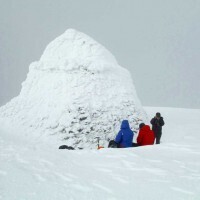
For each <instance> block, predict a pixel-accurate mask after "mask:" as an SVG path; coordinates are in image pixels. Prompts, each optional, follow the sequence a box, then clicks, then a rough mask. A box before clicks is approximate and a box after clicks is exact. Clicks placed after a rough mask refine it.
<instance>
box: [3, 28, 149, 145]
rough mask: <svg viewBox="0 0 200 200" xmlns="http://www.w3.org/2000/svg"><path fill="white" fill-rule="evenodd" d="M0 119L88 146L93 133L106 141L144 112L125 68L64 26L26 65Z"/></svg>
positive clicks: (140, 118) (135, 124)
mask: <svg viewBox="0 0 200 200" xmlns="http://www.w3.org/2000/svg"><path fill="white" fill-rule="evenodd" d="M0 118H2V119H4V120H7V121H8V122H10V123H11V122H12V124H13V126H14V125H15V124H17V125H20V126H22V127H23V128H24V129H26V131H27V133H40V134H45V135H54V136H55V138H54V139H53V138H52V140H56V139H58V141H60V143H62V144H63V143H64V144H67V145H71V146H74V147H75V148H78V147H79V148H93V147H94V146H96V139H95V137H97V136H100V137H101V143H102V145H107V143H108V140H109V139H112V138H113V137H114V135H115V134H116V133H117V131H118V129H119V127H120V124H121V121H122V120H123V119H128V120H129V122H130V125H131V128H132V129H133V130H136V129H137V127H138V124H139V123H141V122H142V121H145V120H146V114H145V112H144V110H143V108H142V106H141V104H140V101H139V99H138V97H137V94H136V91H135V88H134V85H133V82H132V79H131V76H130V73H129V72H128V71H127V70H126V69H125V68H122V67H121V66H119V65H118V64H117V61H116V59H115V58H114V56H113V55H112V54H111V53H110V52H109V51H108V50H107V49H105V48H104V47H103V46H102V45H100V44H99V43H97V42H96V41H94V40H93V39H92V38H90V37H89V36H87V35H85V34H83V33H81V32H78V31H76V30H73V29H69V30H67V31H66V32H65V33H64V34H62V35H61V36H59V37H58V38H56V39H55V40H54V41H52V42H51V43H50V44H49V45H48V46H47V48H46V50H45V51H44V53H43V55H42V56H41V59H40V60H39V61H38V62H34V63H32V64H31V65H30V69H29V73H28V75H27V79H26V80H25V82H24V83H23V84H22V90H21V92H20V94H19V96H18V97H16V98H14V99H12V100H11V101H10V102H9V103H7V104H6V105H5V106H3V107H1V108H0ZM63 140H64V141H63ZM61 141H62V142H61Z"/></svg>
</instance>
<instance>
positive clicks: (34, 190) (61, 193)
mask: <svg viewBox="0 0 200 200" xmlns="http://www.w3.org/2000/svg"><path fill="white" fill-rule="evenodd" d="M145 109H146V111H147V113H148V115H149V118H151V117H153V116H154V114H155V113H156V112H157V111H160V112H161V114H162V115H163V117H164V120H165V123H166V125H165V126H164V127H163V137H162V143H161V144H160V145H154V146H145V147H139V148H128V149H107V148H106V149H101V150H76V151H68V150H59V149H58V146H55V148H52V144H51V145H48V144H46V143H45V142H44V141H43V140H42V138H41V139H40V138H38V140H37V141H36V140H35V139H33V140H32V139H31V135H30V134H28V133H24V132H23V130H20V129H17V130H12V128H8V127H7V125H6V124H5V123H4V122H0V125H1V126H0V127H1V128H0V199H3V200H61V199H62V200H63V199H67V200H72V199H75V200H76V199H77V200H83V199H87V200H89V199H92V200H93V199H94V200H98V199H99V200H104V199H110V200H114V199H119V200H121V199H123V200H126V199H127V200H129V199H134V200H146V199H148V200H161V199H162V200H199V199H200V145H199V142H200V126H199V121H200V110H190V109H178V108H177V109H175V108H150V107H147V108H145Z"/></svg>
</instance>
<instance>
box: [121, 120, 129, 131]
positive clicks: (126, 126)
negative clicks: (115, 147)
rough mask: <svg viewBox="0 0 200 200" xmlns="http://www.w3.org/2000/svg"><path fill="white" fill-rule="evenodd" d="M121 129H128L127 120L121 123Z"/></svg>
mask: <svg viewBox="0 0 200 200" xmlns="http://www.w3.org/2000/svg"><path fill="white" fill-rule="evenodd" d="M121 129H130V126H129V123H128V120H123V121H122V124H121Z"/></svg>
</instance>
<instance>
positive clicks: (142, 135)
mask: <svg viewBox="0 0 200 200" xmlns="http://www.w3.org/2000/svg"><path fill="white" fill-rule="evenodd" d="M154 140H155V135H154V132H153V131H152V130H151V129H150V126H149V125H145V124H144V123H141V124H140V125H139V134H138V137H137V144H138V146H144V145H153V144H154Z"/></svg>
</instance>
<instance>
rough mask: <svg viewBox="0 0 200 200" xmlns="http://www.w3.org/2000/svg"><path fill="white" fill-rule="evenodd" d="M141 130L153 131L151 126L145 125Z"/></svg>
mask: <svg viewBox="0 0 200 200" xmlns="http://www.w3.org/2000/svg"><path fill="white" fill-rule="evenodd" d="M141 130H142V131H149V130H151V129H150V126H149V125H145V126H143V127H142V128H141Z"/></svg>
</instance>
